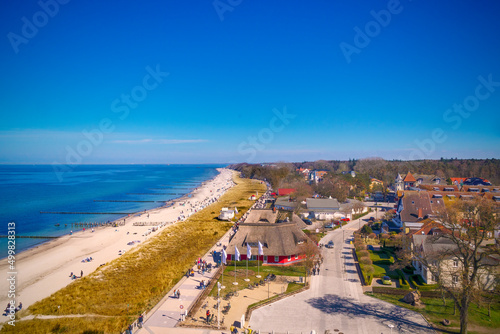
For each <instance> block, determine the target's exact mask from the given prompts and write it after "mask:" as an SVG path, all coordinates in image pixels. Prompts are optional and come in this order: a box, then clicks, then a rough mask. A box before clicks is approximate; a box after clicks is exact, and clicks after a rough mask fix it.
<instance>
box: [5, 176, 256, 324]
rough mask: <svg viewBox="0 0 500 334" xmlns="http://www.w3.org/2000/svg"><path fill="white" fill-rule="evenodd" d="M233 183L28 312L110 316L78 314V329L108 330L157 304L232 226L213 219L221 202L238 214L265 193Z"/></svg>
mask: <svg viewBox="0 0 500 334" xmlns="http://www.w3.org/2000/svg"><path fill="white" fill-rule="evenodd" d="M235 182H236V183H237V185H236V186H235V187H233V188H232V189H230V190H228V191H227V192H226V194H224V195H223V196H222V197H221V198H220V199H219V201H218V202H217V203H214V204H212V205H211V206H209V207H207V208H205V209H204V210H202V211H200V212H198V213H196V214H194V215H192V216H191V217H190V218H188V219H187V220H186V221H184V222H179V223H177V224H175V225H172V226H169V227H166V228H164V229H163V230H161V232H160V234H159V235H158V236H156V237H155V238H152V239H151V240H150V241H149V242H147V243H144V244H143V245H141V246H140V247H139V248H138V249H137V250H136V251H132V252H128V253H126V254H125V255H122V256H121V257H120V258H118V259H116V260H114V261H112V262H111V263H109V264H108V265H107V266H105V267H100V268H98V269H97V270H96V271H94V272H93V273H91V274H89V275H87V276H86V277H84V278H82V279H81V280H77V281H74V282H73V283H71V284H70V285H68V286H66V287H65V288H63V289H61V290H59V291H57V292H56V293H54V294H52V295H51V296H50V297H47V298H45V299H43V300H41V301H39V302H37V303H35V304H33V305H32V306H30V307H29V308H28V310H27V311H28V312H27V313H32V314H44V315H71V314H96V315H103V316H108V317H109V318H106V319H107V320H106V324H107V325H102V326H101V325H100V324H99V322H97V323H96V324H95V325H94V324H93V323H92V322H91V320H90V319H89V318H78V319H79V320H78V321H79V322H81V323H82V324H81V325H80V326H79V327H78V328H79V329H81V328H88V330H103V329H105V332H106V333H108V332H111V333H116V332H120V331H122V330H124V328H125V326H124V325H126V322H128V321H131V320H132V319H135V318H137V317H138V315H139V314H141V313H142V312H144V311H147V310H150V309H151V308H152V307H153V306H154V305H155V304H156V303H158V302H159V301H160V300H161V298H162V297H163V296H164V295H165V294H166V293H167V292H168V291H169V290H170V289H171V288H172V287H173V286H174V285H175V283H176V282H178V281H179V279H180V278H181V277H182V276H183V275H184V273H185V272H186V271H187V269H188V268H190V267H191V266H192V265H193V263H194V261H195V259H196V258H198V257H201V256H203V255H204V254H205V253H206V252H207V251H208V250H209V249H210V247H212V246H213V245H214V244H215V242H216V241H217V240H218V239H219V238H220V237H222V235H223V234H224V233H225V232H226V231H227V230H228V229H229V228H230V227H231V226H232V223H227V222H220V221H218V220H217V214H218V212H219V211H220V209H221V208H222V207H234V206H236V207H237V208H238V210H239V214H238V216H241V215H243V214H244V213H245V212H246V211H247V210H248V208H249V207H250V206H251V205H252V204H253V203H254V202H253V201H250V200H248V198H249V197H250V196H251V195H252V194H255V193H256V192H257V191H258V192H259V194H262V193H264V192H265V185H264V184H262V183H260V182H258V181H254V180H249V179H241V178H239V177H235ZM123 319H125V320H126V321H124V320H123ZM21 323H22V324H23V325H22V326H27V327H26V328H31V327H29V326H36V328H38V331H35V332H42V333H48V332H51V330H52V328H53V327H54V326H55V325H56V324H57V323H60V324H61V326H62V325H63V324H64V325H65V324H67V323H68V321H67V320H66V319H57V320H51V321H46V320H27V321H20V322H19V324H21ZM9 327H10V326H4V327H3V328H2V330H1V332H6V331H7V330H9V329H8V328H9ZM18 328H19V327H18V326H16V329H18ZM33 328H35V327H33ZM20 332H25V333H30V332H32V331H29V330H27V331H20ZM60 332H61V333H62V332H63V331H60ZM64 332H65V333H66V332H67V333H73V332H75V331H72V330H68V331H64ZM78 332H82V331H81V330H79V331H78Z"/></svg>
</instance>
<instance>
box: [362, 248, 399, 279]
mask: <svg viewBox="0 0 500 334" xmlns="http://www.w3.org/2000/svg"><path fill="white" fill-rule="evenodd" d="M368 252H369V253H370V259H371V260H372V261H373V268H374V269H375V272H374V273H373V277H378V278H381V277H383V276H389V277H391V278H399V274H398V273H397V272H396V271H393V270H390V269H389V266H390V265H391V264H392V263H394V255H393V254H391V253H390V252H387V251H383V250H380V251H368Z"/></svg>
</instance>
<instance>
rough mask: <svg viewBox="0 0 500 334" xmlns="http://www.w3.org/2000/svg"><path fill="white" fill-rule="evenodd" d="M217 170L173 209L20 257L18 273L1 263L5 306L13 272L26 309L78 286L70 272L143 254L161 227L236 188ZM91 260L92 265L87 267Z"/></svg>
mask: <svg viewBox="0 0 500 334" xmlns="http://www.w3.org/2000/svg"><path fill="white" fill-rule="evenodd" d="M218 171H219V172H220V174H218V175H217V176H216V177H215V178H213V179H211V180H209V181H206V182H204V183H203V184H202V185H201V186H200V187H198V188H197V189H195V190H194V191H193V192H192V193H190V194H189V195H186V196H184V197H183V198H180V199H177V200H175V201H173V202H172V203H169V204H167V205H169V206H168V207H161V208H156V209H152V210H149V211H144V212H141V213H138V214H135V215H131V216H130V217H126V218H121V219H119V220H117V222H120V223H122V222H125V224H124V225H121V226H118V227H99V228H96V229H94V232H92V230H89V229H86V230H85V231H79V232H76V233H73V235H66V236H63V237H60V238H58V239H55V240H52V241H50V242H47V243H44V244H42V245H39V246H37V247H34V248H31V249H29V250H27V251H24V252H22V253H20V254H18V255H16V262H15V269H14V270H11V269H10V268H9V266H10V264H9V263H8V262H7V259H2V260H1V261H0V271H1V272H2V273H3V274H4V279H2V280H0V291H3V292H5V293H2V294H1V295H0V305H7V303H8V302H9V301H10V300H11V299H10V298H8V296H7V291H9V281H7V278H8V277H9V276H10V275H9V274H8V273H9V272H12V271H14V272H16V274H15V279H16V291H15V294H16V298H15V300H16V305H18V304H19V302H22V303H23V308H27V307H28V306H30V305H32V304H33V303H35V302H36V301H38V300H41V299H43V298H46V297H48V296H50V295H51V294H52V293H54V292H56V291H58V290H59V289H61V288H63V287H65V286H66V285H68V284H70V283H71V282H72V281H73V279H72V278H71V277H70V273H73V274H74V275H76V276H77V277H79V276H80V275H81V273H82V272H83V275H84V276H85V275H86V274H89V273H91V272H93V271H94V270H95V269H96V268H98V267H99V266H101V265H104V264H106V263H109V262H111V261H113V260H114V259H116V258H118V257H119V256H120V255H121V254H123V253H124V252H130V251H134V250H136V249H138V247H140V245H142V244H144V243H145V242H148V240H150V239H151V238H154V237H155V236H156V235H157V234H158V231H161V229H162V227H164V226H168V225H170V224H175V222H177V221H179V220H185V219H186V218H188V217H189V216H190V215H191V214H194V213H195V212H197V211H199V210H201V209H203V208H204V207H206V206H208V205H210V204H212V203H214V202H216V201H217V199H218V198H219V197H220V196H222V194H223V193H224V192H225V191H227V190H228V189H230V188H231V187H232V186H233V185H234V183H233V181H232V177H233V173H234V172H233V171H231V170H228V169H224V168H221V169H218ZM134 223H135V225H134ZM155 229H156V231H153V230H155ZM90 257H92V261H90V262H82V260H85V259H87V258H90ZM76 279H78V278H76ZM4 320H5V321H6V320H7V318H6V317H5V318H4Z"/></svg>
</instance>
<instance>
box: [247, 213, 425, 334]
mask: <svg viewBox="0 0 500 334" xmlns="http://www.w3.org/2000/svg"><path fill="white" fill-rule="evenodd" d="M368 217H370V216H369V215H367V216H366V217H364V218H365V219H367V218H368ZM362 223H363V221H362ZM357 228H358V221H357V220H356V221H354V222H351V223H349V224H348V225H346V226H344V228H343V230H342V229H337V230H335V231H332V232H329V233H328V235H327V236H325V238H324V239H323V240H322V242H323V243H324V244H326V243H327V242H328V241H329V240H333V241H334V243H335V247H334V248H333V249H327V248H323V249H322V253H323V257H324V262H323V265H322V267H321V270H320V274H319V275H316V276H313V277H311V288H310V289H309V290H307V291H305V292H303V293H300V294H297V295H295V296H293V297H290V298H285V299H283V300H281V301H278V302H276V303H273V304H271V305H269V306H265V307H262V308H260V309H257V310H256V311H254V312H253V313H252V317H251V319H250V326H251V328H252V329H255V330H260V333H265V332H272V331H274V333H287V331H288V333H290V334H292V333H310V332H311V330H315V331H316V333H324V331H325V330H329V331H330V332H331V333H345V334H348V333H349V334H350V333H359V334H361V333H363V334H364V333H366V334H373V333H376V334H378V333H385V334H388V333H391V329H390V328H389V327H388V325H389V324H392V325H394V328H393V329H392V333H432V332H433V331H432V329H430V328H429V326H428V324H427V322H426V321H425V320H424V319H423V318H422V316H421V315H420V314H418V313H416V312H413V311H410V310H408V309H405V308H401V307H398V306H394V305H392V304H389V303H386V302H383V301H380V300H378V299H375V298H372V297H369V296H366V295H364V294H363V291H362V287H361V284H360V282H359V277H358V273H357V270H356V267H355V264H354V259H353V255H352V248H353V245H351V244H349V241H345V242H343V240H342V238H343V235H345V238H346V239H348V240H350V239H351V238H352V232H353V231H355V230H356V229H357ZM335 330H338V331H335Z"/></svg>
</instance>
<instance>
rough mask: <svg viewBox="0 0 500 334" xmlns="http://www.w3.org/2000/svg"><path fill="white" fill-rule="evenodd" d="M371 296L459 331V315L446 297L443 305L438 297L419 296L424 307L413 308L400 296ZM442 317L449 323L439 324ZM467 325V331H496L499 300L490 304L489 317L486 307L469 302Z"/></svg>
mask: <svg viewBox="0 0 500 334" xmlns="http://www.w3.org/2000/svg"><path fill="white" fill-rule="evenodd" d="M373 297H376V298H378V299H381V300H385V301H387V302H389V303H391V304H395V305H398V306H401V307H405V308H408V309H410V310H413V311H416V312H419V313H421V314H422V315H423V316H424V317H425V318H426V319H427V320H428V321H429V322H430V323H431V324H432V325H433V326H435V327H437V328H439V329H443V330H446V331H447V332H448V333H459V327H460V317H459V315H458V314H459V313H458V310H457V314H456V315H453V302H452V300H451V299H447V300H446V306H443V301H442V299H440V298H421V301H422V302H423V304H424V308H415V307H413V306H411V305H409V304H407V303H405V302H403V301H402V299H401V296H396V295H388V294H378V293H374V294H373ZM443 319H448V320H450V321H451V325H450V326H443V325H442V324H441V321H443ZM469 326H470V327H469V329H470V330H469V333H475V332H477V333H498V329H499V328H500V301H498V300H497V302H496V303H495V304H494V305H493V306H492V308H491V318H490V317H488V309H487V308H486V307H482V308H478V307H477V305H476V304H472V303H471V304H470V308H469ZM479 327H480V328H479Z"/></svg>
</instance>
